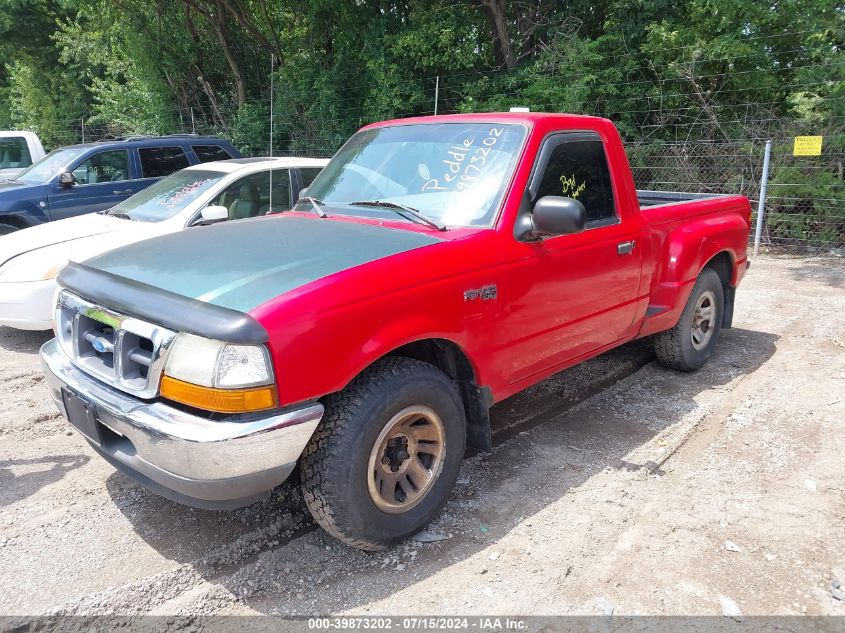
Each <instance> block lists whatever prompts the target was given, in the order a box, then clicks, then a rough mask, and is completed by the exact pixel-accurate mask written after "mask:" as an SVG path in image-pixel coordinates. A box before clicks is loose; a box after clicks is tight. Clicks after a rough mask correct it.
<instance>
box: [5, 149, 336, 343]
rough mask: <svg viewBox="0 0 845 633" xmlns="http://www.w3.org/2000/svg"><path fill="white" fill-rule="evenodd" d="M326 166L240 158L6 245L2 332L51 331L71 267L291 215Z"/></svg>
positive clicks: (180, 175) (188, 172)
mask: <svg viewBox="0 0 845 633" xmlns="http://www.w3.org/2000/svg"><path fill="white" fill-rule="evenodd" d="M327 162H328V161H327V160H325V159H319V158H294V157H289V158H238V159H233V160H222V161H216V162H213V163H203V164H200V165H194V166H191V167H188V168H186V169H183V170H181V171H178V172H176V173H174V174H171V175H170V176H168V177H167V178H164V179H162V180H160V181H158V182H157V183H155V184H154V185H152V186H150V187H148V188H147V189H144V190H142V191H140V192H138V193H136V194H135V195H134V196H131V197H130V198H127V199H126V200H124V201H123V202H121V203H120V204H118V205H117V206H115V207H112V208H111V209H108V210H106V211H101V212H99V213H94V214H88V215H81V216H78V217H73V218H68V219H66V220H59V221H57V222H48V223H45V224H41V225H38V226H34V227H31V228H28V229H23V230H21V231H16V232H15V233H12V234H10V235H5V236H3V237H0V325H5V326H9V327H13V328H17V329H21V330H49V329H50V328H51V327H52V316H53V315H52V305H53V298H54V295H55V293H56V290H57V285H56V275H57V274H58V272H59V270H61V269H62V267H63V266H64V265H65V264H66V263H67V262H68V261H69V260H73V261H76V262H81V261H84V260H86V259H88V258H90V257H93V256H94V255H98V254H100V253H103V252H105V251H109V250H111V249H113V248H117V247H118V246H123V245H125V244H130V243H133V242H139V241H141V240H145V239H148V238H151V237H156V236H158V235H164V234H167V233H174V232H176V231H181V230H183V229H187V228H190V227H194V226H197V225H201V224H208V223H210V222H219V221H224V220H239V219H243V218H248V217H254V216H258V215H263V214H265V213H267V212H268V211H269V210H271V209H272V210H276V211H284V210H286V209H290V208H291V206H293V204H294V203H295V202H296V199H297V198H298V196H299V192H300V191H301V190H302V189H303V188H305V187H307V186H308V185H309V184H311V181H312V180H313V179H314V178H315V177H316V176H317V174H318V173H319V172H320V170H322V168H323V167H324V166H325V164H326V163H327ZM192 230H199V229H192Z"/></svg>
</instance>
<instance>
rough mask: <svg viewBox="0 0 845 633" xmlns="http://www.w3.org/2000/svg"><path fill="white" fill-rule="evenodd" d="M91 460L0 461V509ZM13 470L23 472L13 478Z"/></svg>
mask: <svg viewBox="0 0 845 633" xmlns="http://www.w3.org/2000/svg"><path fill="white" fill-rule="evenodd" d="M89 459H91V458H90V457H88V456H87V455H45V456H44V457H39V458H38V459H0V506H7V505H11V504H13V503H15V502H17V501H20V500H21V499H25V498H27V497H29V496H30V495H34V494H35V493H36V492H38V491H39V490H41V489H42V488H44V487H45V486H49V485H50V484H54V483H56V482H57V481H59V480H60V479H61V478H62V477H64V476H65V474H66V473H68V472H70V471H71V470H73V469H74V468H79V467H80V466H84V465H85V464H87V463H88V460H89ZM13 470H24V471H26V472H23V473H19V474H17V475H16V474H14V472H12V471H13Z"/></svg>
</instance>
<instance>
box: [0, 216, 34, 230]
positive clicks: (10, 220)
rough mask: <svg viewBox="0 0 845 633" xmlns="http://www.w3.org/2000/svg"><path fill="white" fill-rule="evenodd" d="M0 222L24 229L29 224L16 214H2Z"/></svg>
mask: <svg viewBox="0 0 845 633" xmlns="http://www.w3.org/2000/svg"><path fill="white" fill-rule="evenodd" d="M0 224H8V225H9V226H14V227H15V228H18V229H25V228H27V227H28V226H29V224H28V223H27V222H26V221H25V220H23V219H22V218H20V217H19V216H17V215H3V216H0Z"/></svg>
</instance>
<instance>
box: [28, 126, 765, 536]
mask: <svg viewBox="0 0 845 633" xmlns="http://www.w3.org/2000/svg"><path fill="white" fill-rule="evenodd" d="M749 219H750V206H749V202H748V200H747V199H746V198H745V197H743V196H734V195H702V194H685V193H679V192H652V191H637V190H636V189H635V186H634V181H633V178H632V175H631V170H630V168H629V165H628V161H627V158H626V156H625V150H624V148H623V145H622V141H621V139H620V136H619V134H618V132H617V130H616V128H615V127H614V126H613V124H612V123H611V122H610V121H608V120H606V119H600V118H595V117H584V116H574V115H564V114H543V113H507V114H467V115H454V116H439V117H421V118H411V119H403V120H397V121H388V122H382V123H377V124H373V125H369V126H367V127H365V128H363V129H361V130H360V131H359V132H357V133H356V134H355V135H354V136H352V137H351V139H350V140H349V141H347V143H346V144H345V145H344V146H343V147H342V148H341V150H340V151H339V152H338V153H337V154H336V155H335V157H334V158H333V159H332V160H331V161H330V162H329V164H328V165H327V166H326V168H325V169H324V170H323V171H322V172H321V173H320V174H319V175H318V176H317V177H316V179H315V180H314V181H313V182H312V183H311V184H310V185H309V186H308V187H307V189H306V190H304V191H303V192H301V193H300V197H299V200H298V201H297V203H296V204H295V205H294V206H293V208H292V209H291V210H290V211H286V212H282V213H275V214H272V215H267V216H263V217H258V218H251V219H245V220H238V221H233V222H226V223H222V224H216V225H213V226H207V227H203V228H201V229H199V230H194V231H184V232H180V233H173V234H170V235H165V236H160V237H157V238H154V239H151V240H146V241H143V242H138V243H135V244H132V245H129V246H124V247H121V248H118V249H116V250H112V251H109V252H108V253H105V254H102V255H99V256H97V257H94V258H93V259H90V260H88V261H86V262H84V263H73V262H71V263H69V264H68V265H67V266H66V267H65V268H64V269H63V270H62V272H61V273H60V275H59V277H58V284H59V287H60V289H59V292H58V295H57V301H56V307H55V333H56V337H55V339H53V340H51V341H49V342H47V343H46V344H45V345H44V347H43V348H42V350H41V355H42V360H43V365H44V368H45V372H46V378H47V384H48V385H49V388H50V391H51V394H52V397H53V398H54V399H55V401H56V403H57V405H58V407H59V409H60V410H61V411H62V413H63V414H64V415H65V416H66V417H67V418H68V420H69V421H70V423H71V424H72V425H73V426H74V427H75V428H76V429H77V430H78V431H79V432H80V433H82V435H83V436H84V437H85V438H86V439H87V440H88V442H89V443H90V444H91V446H92V447H93V448H94V450H96V451H97V452H98V453H99V454H100V455H102V457H103V458H105V459H106V460H108V461H109V462H111V463H112V464H113V465H114V466H115V467H116V468H118V469H120V470H121V471H123V472H124V473H126V474H128V475H129V476H130V477H133V478H134V479H135V480H137V481H138V482H140V483H141V484H143V485H145V486H147V487H148V488H150V489H152V490H154V491H156V492H158V493H159V494H162V495H164V496H166V497H169V498H171V499H175V500H177V501H180V502H183V503H186V504H190V505H195V506H201V507H213V508H221V509H225V508H233V507H238V506H242V505H245V504H248V503H252V502H254V501H256V500H258V499H260V498H262V497H265V496H266V495H268V494H269V493H270V491H271V490H272V489H273V488H274V487H275V486H278V485H279V484H281V483H282V482H283V481H284V480H285V479H286V478H287V477H288V475H290V473H291V472H292V471H293V470H294V469H295V468H298V469H299V473H300V482H301V483H300V485H301V487H302V490H303V495H304V498H305V501H306V503H307V505H308V507H309V509H310V511H311V513H312V514H313V516H314V518H315V520H316V521H317V522H318V523H319V524H320V525H321V526H322V527H324V528H325V529H326V530H327V531H328V532H330V533H331V534H333V535H334V536H336V537H338V538H340V539H341V540H343V541H344V542H346V543H348V544H350V545H352V546H355V547H359V548H362V549H367V550H376V549H380V548H384V547H387V546H389V545H391V544H393V543H396V542H397V541H400V540H402V539H404V538H407V537H408V536H410V535H412V534H413V533H415V532H416V531H418V530H420V529H421V528H422V527H423V526H424V525H425V524H426V523H427V522H428V521H429V520H430V519H431V518H432V517H433V516H434V515H435V514H436V513H437V512H438V510H439V509H440V508H441V507H442V506H443V504H444V503H445V502H446V499H447V497H448V495H449V491H450V489H451V488H452V486H453V484H454V482H455V480H456V478H457V476H458V471H459V469H460V467H461V461H462V458H463V455H464V452H465V449H466V447H467V446H470V447H473V448H476V449H480V450H485V449H489V448H490V446H491V431H490V418H489V415H488V411H489V408H490V407H491V406H492V405H493V404H494V403H496V402H498V401H500V400H502V399H504V398H507V397H508V396H510V395H512V394H514V393H516V392H518V391H520V390H522V389H525V388H526V387H528V386H530V385H533V384H535V383H537V382H539V381H541V380H543V379H544V378H547V377H548V376H551V375H552V374H555V373H556V372H559V371H561V370H563V369H565V368H567V367H570V366H572V365H574V364H576V363H579V362H581V361H583V360H585V359H588V358H590V357H593V356H596V355H597V354H601V353H602V352H604V351H606V350H608V349H611V348H613V347H616V346H618V345H621V344H622V343H625V342H626V341H630V340H632V339H636V338H642V337H651V338H652V339H653V341H654V348H655V350H656V355H657V358H658V359H659V361H661V362H662V363H663V364H665V365H667V366H668V367H670V368H673V369H676V370H680V371H693V370H695V369H698V368H699V367H701V366H702V365H703V364H704V363H705V362H706V361H707V360H708V359H709V358H710V357H711V356H712V355H713V354H714V349H715V348H716V344H717V342H718V340H719V334H720V331H721V330H722V329H724V328H728V327H730V325H731V318H732V314H733V306H734V295H735V291H736V288H737V285H738V284H739V282H740V280H741V279H742V277H743V274H744V273H745V270H746V268H747V265H748V263H747V257H746V246H747V242H748V233H749Z"/></svg>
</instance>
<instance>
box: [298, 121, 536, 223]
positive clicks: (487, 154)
mask: <svg viewBox="0 0 845 633" xmlns="http://www.w3.org/2000/svg"><path fill="white" fill-rule="evenodd" d="M524 138H525V128H524V127H523V126H521V125H513V124H507V125H506V124H499V123H428V124H415V125H414V124H412V125H394V126H388V127H380V128H373V129H369V130H362V131H361V132H358V133H357V134H355V135H354V136H353V137H352V138H351V139H349V141H348V142H347V143H346V144H345V145H344V146H343V147H342V148H341V149H340V151H339V152H338V153H337V155H335V157H334V158H333V159H332V160H331V162H329V164H328V165H327V166H326V168H325V169H323V171H322V172H321V173H320V175H319V176H317V178H316V179H315V180H314V182H313V183H311V185H309V187H308V191H307V195H308V196H309V197H311V198H314V199H315V200H318V201H320V202H322V203H324V204H325V206H326V207H328V208H329V210H330V213H341V214H348V215H363V216H369V217H384V216H385V214H391V215H396V214H395V213H394V212H392V211H391V210H390V209H389V208H385V207H376V206H367V207H362V206H359V205H351V204H350V203H353V202H361V201H376V200H378V201H382V202H393V203H398V204H402V205H406V206H409V207H413V208H414V209H416V210H417V211H419V212H420V213H423V214H425V215H426V216H427V217H428V218H431V219H432V220H436V221H439V222H441V223H443V224H446V225H451V226H490V225H491V224H492V222H493V220H494V218H495V215H496V212H497V210H498V207H499V205H500V203H501V201H502V196H503V195H504V192H505V189H506V187H507V183H508V180H509V179H510V176H511V173H512V172H513V168H514V165H515V163H516V159H517V156H518V155H519V150H520V148H521V146H522V141H523V139H524ZM294 208H295V209H296V210H301V211H308V210H309V209H310V208H311V206H310V203H309V202H308V201H300V202H299V203H298V204H297V205H296V207H294ZM396 217H398V216H396ZM408 221H411V220H410V219H409V220H408Z"/></svg>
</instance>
